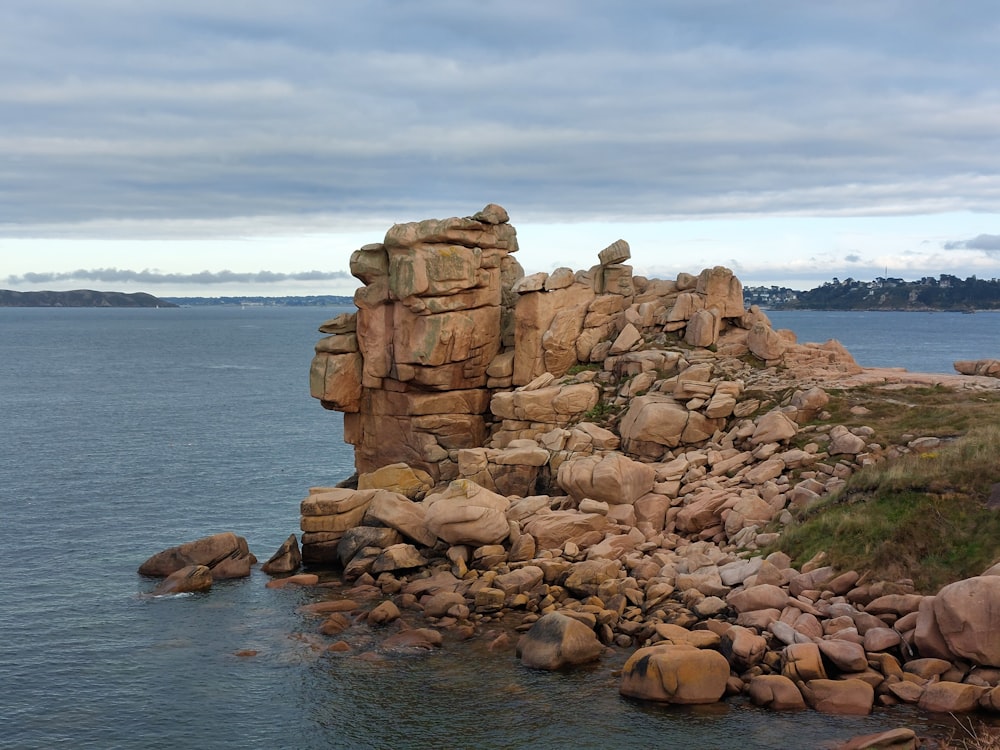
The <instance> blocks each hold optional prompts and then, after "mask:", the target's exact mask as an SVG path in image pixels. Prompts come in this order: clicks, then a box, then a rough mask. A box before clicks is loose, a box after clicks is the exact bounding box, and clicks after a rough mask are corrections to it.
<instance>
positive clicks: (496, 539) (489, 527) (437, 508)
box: [424, 479, 510, 546]
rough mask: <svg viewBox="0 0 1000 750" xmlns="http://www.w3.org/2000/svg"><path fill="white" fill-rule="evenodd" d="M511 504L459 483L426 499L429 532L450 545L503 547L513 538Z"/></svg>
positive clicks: (469, 484) (501, 498)
mask: <svg viewBox="0 0 1000 750" xmlns="http://www.w3.org/2000/svg"><path fill="white" fill-rule="evenodd" d="M509 506H510V501H509V500H507V498H505V497H502V496H500V495H497V494H496V493H494V492H490V491H489V490H487V489H485V488H483V487H480V486H479V485H478V484H476V483H475V482H470V481H468V480H464V479H459V480H456V481H454V482H452V483H451V484H449V485H448V488H447V489H446V490H445V491H444V492H440V493H435V494H433V495H428V496H427V497H426V498H425V499H424V507H425V508H426V518H427V528H428V529H430V531H431V532H432V533H433V534H434V535H435V536H437V537H438V538H440V539H443V540H444V541H446V542H448V543H449V544H473V545H477V546H478V545H482V544H499V543H501V542H502V541H504V540H505V539H506V538H507V537H508V535H509V534H510V526H509V524H508V523H507V516H506V512H507V508H508V507H509Z"/></svg>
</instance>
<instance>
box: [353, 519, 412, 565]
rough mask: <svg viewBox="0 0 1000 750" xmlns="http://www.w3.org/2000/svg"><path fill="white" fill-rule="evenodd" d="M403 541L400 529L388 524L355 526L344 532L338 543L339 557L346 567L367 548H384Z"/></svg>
mask: <svg viewBox="0 0 1000 750" xmlns="http://www.w3.org/2000/svg"><path fill="white" fill-rule="evenodd" d="M402 541H403V538H402V536H401V535H400V533H399V532H398V531H396V530H395V529H392V528H388V527H386V526H355V527H354V528H352V529H348V530H347V531H345V532H344V535H343V536H342V537H341V538H340V541H339V542H338V543H337V559H338V560H339V561H340V564H341V565H342V566H344V567H345V568H346V567H347V565H348V564H349V563H350V562H351V560H353V559H354V557H355V556H356V555H357V554H358V553H360V552H362V551H363V550H366V549H369V550H370V549H372V548H375V549H379V550H383V549H386V548H387V547H391V546H392V545H394V544H400V543H401V542H402Z"/></svg>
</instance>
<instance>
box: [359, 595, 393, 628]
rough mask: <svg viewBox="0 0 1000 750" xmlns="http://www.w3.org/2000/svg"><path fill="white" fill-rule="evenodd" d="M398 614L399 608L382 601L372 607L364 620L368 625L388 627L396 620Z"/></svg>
mask: <svg viewBox="0 0 1000 750" xmlns="http://www.w3.org/2000/svg"><path fill="white" fill-rule="evenodd" d="M400 614H401V613H400V611H399V607H397V606H396V605H395V603H393V602H391V601H384V602H382V603H380V604H378V605H376V606H375V607H373V608H372V610H371V611H370V612H369V613H368V616H367V617H366V618H365V620H366V621H367V622H368V624H369V625H388V624H389V623H390V622H393V621H395V620H398V619H399V616H400Z"/></svg>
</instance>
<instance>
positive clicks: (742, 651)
mask: <svg viewBox="0 0 1000 750" xmlns="http://www.w3.org/2000/svg"><path fill="white" fill-rule="evenodd" d="M719 651H720V652H721V653H722V655H723V656H725V657H726V659H728V660H729V663H730V664H731V665H732V667H733V669H734V670H736V671H737V672H745V671H746V670H748V669H750V667H753V666H756V665H757V664H760V662H761V660H762V659H763V658H764V654H765V653H766V652H767V641H766V640H765V639H764V637H763V636H759V635H757V634H756V633H754V632H753V631H752V630H750V629H749V628H744V627H741V626H739V625H733V626H732V627H731V628H729V629H728V630H727V631H726V632H725V633H723V634H722V638H721V641H720V643H719ZM796 692H798V691H797V690H796ZM799 699H800V700H801V696H800V697H799ZM758 705H760V704H758Z"/></svg>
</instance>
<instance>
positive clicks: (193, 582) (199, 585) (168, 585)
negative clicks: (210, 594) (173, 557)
mask: <svg viewBox="0 0 1000 750" xmlns="http://www.w3.org/2000/svg"><path fill="white" fill-rule="evenodd" d="M210 588H212V571H211V570H209V569H208V567H206V566H205V565H186V566H184V567H183V568H181V569H180V570H175V571H174V572H173V573H171V574H170V575H168V576H167V577H166V578H164V579H163V581H162V582H161V583H160V584H159V585H158V586H157V587H156V588H155V589H153V592H152V595H153V596H168V595H170V594H190V593H195V592H198V591H208V590H209V589H210Z"/></svg>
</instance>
